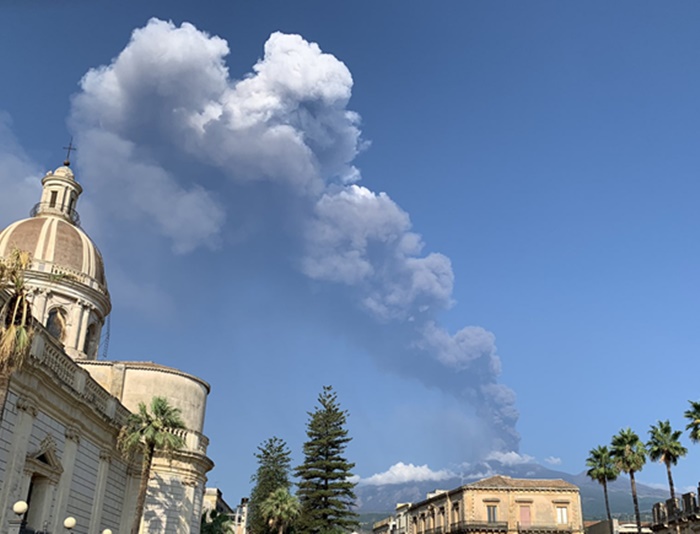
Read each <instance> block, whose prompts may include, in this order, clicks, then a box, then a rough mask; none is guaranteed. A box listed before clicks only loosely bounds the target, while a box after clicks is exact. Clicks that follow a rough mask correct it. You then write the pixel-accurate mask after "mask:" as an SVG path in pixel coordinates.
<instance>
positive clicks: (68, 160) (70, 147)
mask: <svg viewBox="0 0 700 534" xmlns="http://www.w3.org/2000/svg"><path fill="white" fill-rule="evenodd" d="M63 150H67V151H68V153H67V154H66V161H64V162H63V164H64V165H65V166H66V167H68V166H69V165H70V153H71V152H74V151H77V150H78V149H77V148H76V147H74V146H73V138H72V137H71V138H70V143H68V146H64V147H63Z"/></svg>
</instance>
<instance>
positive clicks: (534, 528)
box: [518, 523, 573, 534]
mask: <svg viewBox="0 0 700 534" xmlns="http://www.w3.org/2000/svg"><path fill="white" fill-rule="evenodd" d="M518 532H522V533H527V534H567V533H570V532H573V527H572V526H571V524H570V523H557V524H551V525H548V524H541V523H530V524H523V523H518Z"/></svg>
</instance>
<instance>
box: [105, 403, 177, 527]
mask: <svg viewBox="0 0 700 534" xmlns="http://www.w3.org/2000/svg"><path fill="white" fill-rule="evenodd" d="M179 428H185V424H184V423H183V422H182V419H181V418H180V410H179V408H174V407H172V406H170V404H169V403H168V401H167V399H165V398H164V397H153V398H152V399H151V409H150V411H149V409H148V407H146V405H145V404H144V403H143V402H140V403H139V410H138V412H137V413H133V414H131V415H130V416H129V419H128V420H127V422H126V424H125V425H124V426H123V427H122V429H121V431H120V433H119V439H118V442H117V444H118V446H119V449H120V450H121V451H122V453H124V455H125V456H127V457H129V456H133V455H134V454H138V453H140V454H141V459H142V464H141V482H140V484H139V493H138V498H137V499H136V513H135V514H134V521H133V524H132V526H131V534H138V532H139V527H140V525H141V517H142V516H143V508H144V505H145V503H146V492H147V491H148V479H149V478H150V476H151V464H152V462H153V456H154V455H155V454H156V452H163V453H166V454H172V453H173V452H174V451H176V450H177V449H181V448H183V447H184V446H185V440H184V439H183V438H182V437H180V436H179V435H177V434H174V433H173V432H172V430H174V429H179Z"/></svg>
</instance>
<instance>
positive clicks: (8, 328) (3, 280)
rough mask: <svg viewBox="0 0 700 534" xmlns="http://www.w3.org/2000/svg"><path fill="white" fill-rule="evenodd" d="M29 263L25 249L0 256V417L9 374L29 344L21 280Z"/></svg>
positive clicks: (29, 321) (28, 321) (17, 366)
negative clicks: (1, 300) (0, 297)
mask: <svg viewBox="0 0 700 534" xmlns="http://www.w3.org/2000/svg"><path fill="white" fill-rule="evenodd" d="M30 264H31V257H30V255H29V253H28V252H22V251H20V250H19V249H16V248H15V249H13V250H12V252H11V253H10V255H9V256H8V257H7V258H6V259H4V260H0V290H4V291H6V292H7V300H5V304H4V305H3V306H2V308H0V421H2V414H3V413H4V412H5V402H6V400H7V390H8V388H9V385H10V376H11V375H12V373H13V372H15V371H17V370H19V369H21V368H22V365H24V361H25V359H26V357H27V355H28V354H29V349H30V347H31V345H32V336H33V333H34V329H33V328H32V317H31V308H30V306H29V294H28V291H27V288H26V286H25V284H24V272H25V271H26V270H27V268H28V267H29V265H30Z"/></svg>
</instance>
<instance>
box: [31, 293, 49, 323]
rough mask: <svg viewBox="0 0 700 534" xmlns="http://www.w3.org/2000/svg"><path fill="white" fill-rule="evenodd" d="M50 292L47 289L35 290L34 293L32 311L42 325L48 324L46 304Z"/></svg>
mask: <svg viewBox="0 0 700 534" xmlns="http://www.w3.org/2000/svg"><path fill="white" fill-rule="evenodd" d="M48 297H49V292H48V291H47V290H46V289H35V290H33V291H32V311H33V312H34V313H33V315H34V317H35V318H36V319H37V321H39V322H40V323H41V324H46V303H47V301H48Z"/></svg>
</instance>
